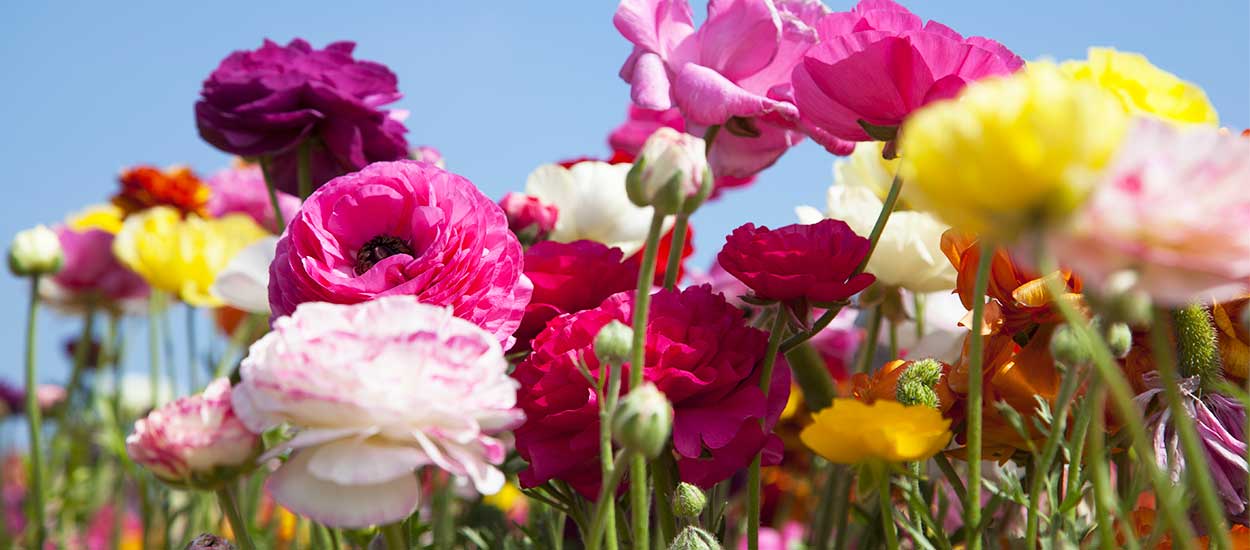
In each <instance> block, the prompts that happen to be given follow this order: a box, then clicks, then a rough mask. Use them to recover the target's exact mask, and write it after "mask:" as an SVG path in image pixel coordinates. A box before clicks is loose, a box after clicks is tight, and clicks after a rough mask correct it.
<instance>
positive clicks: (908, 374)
mask: <svg viewBox="0 0 1250 550" xmlns="http://www.w3.org/2000/svg"><path fill="white" fill-rule="evenodd" d="M941 379H942V365H941V364H940V363H938V362H937V361H934V360H933V359H924V360H922V361H916V362H915V363H912V364H911V365H910V366H908V367H907V370H905V371H903V374H901V375H899V377H898V385H897V386H895V389H894V399H895V400H896V401H898V402H899V403H902V404H904V405H908V406H910V405H927V406H929V407H933V408H935V409H936V408H938V407H939V406H941V400H940V399H938V395H937V392H936V391H934V389H933V387H934V386H936V385H937V383H938V382H939V381H940V380H941Z"/></svg>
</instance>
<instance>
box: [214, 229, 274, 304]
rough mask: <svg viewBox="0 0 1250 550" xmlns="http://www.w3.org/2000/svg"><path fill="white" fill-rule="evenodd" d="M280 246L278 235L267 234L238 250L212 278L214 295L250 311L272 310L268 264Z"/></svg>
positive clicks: (271, 261)
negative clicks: (270, 308)
mask: <svg viewBox="0 0 1250 550" xmlns="http://www.w3.org/2000/svg"><path fill="white" fill-rule="evenodd" d="M277 246H278V238H277V237H265V238H263V239H261V240H259V241H256V242H255V243H253V244H252V245H250V246H248V247H247V248H244V249H243V250H241V251H239V253H238V255H236V256H235V257H234V259H232V260H230V263H229V264H227V265H226V268H225V269H223V270H222V271H221V273H220V274H218V275H217V280H216V281H213V286H212V288H211V292H212V293H213V295H214V296H217V297H218V298H221V299H222V301H224V302H226V303H227V304H229V305H231V306H232V307H235V308H238V309H241V310H243V311H247V312H249V313H269V264H270V263H273V258H274V254H275V251H276V249H277Z"/></svg>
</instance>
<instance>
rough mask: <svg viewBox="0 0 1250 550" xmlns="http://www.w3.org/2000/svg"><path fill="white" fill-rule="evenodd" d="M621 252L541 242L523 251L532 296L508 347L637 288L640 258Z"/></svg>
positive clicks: (522, 346) (523, 345)
mask: <svg viewBox="0 0 1250 550" xmlns="http://www.w3.org/2000/svg"><path fill="white" fill-rule="evenodd" d="M624 256H625V255H624V254H623V253H622V252H621V249H619V248H608V247H607V246H605V245H603V244H600V243H597V242H594V241H573V242H571V243H558V242H555V241H545V242H541V243H538V244H535V245H534V246H532V247H530V249H529V250H527V251H525V275H526V276H527V277H529V279H530V281H531V282H532V283H534V295H533V297H531V298H530V303H529V305H528V306H526V307H525V317H524V318H523V319H522V320H521V328H518V329H517V331H516V340H517V342H516V345H515V346H514V347H513V348H512V350H513V351H521V350H528V349H529V345H530V340H532V339H533V338H534V337H535V336H537V335H538V333H539V332H542V330H543V329H544V328H546V326H547V322H548V321H550V320H552V319H554V318H556V317H557V316H559V315H562V314H565V313H576V312H578V311H582V310H586V309H591V308H594V307H598V306H599V304H601V303H603V301H604V300H605V299H607V297H608V296H611V295H613V294H616V293H617V292H621V291H624V290H629V289H632V288H635V287H636V286H637V284H638V262H637V261H627V260H625V258H624Z"/></svg>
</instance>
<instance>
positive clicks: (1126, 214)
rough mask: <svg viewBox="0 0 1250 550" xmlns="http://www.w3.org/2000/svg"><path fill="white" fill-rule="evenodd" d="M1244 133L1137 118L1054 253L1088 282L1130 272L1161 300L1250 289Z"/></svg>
mask: <svg viewBox="0 0 1250 550" xmlns="http://www.w3.org/2000/svg"><path fill="white" fill-rule="evenodd" d="M1248 189H1250V140H1247V139H1245V138H1242V137H1240V136H1236V135H1231V134H1225V133H1222V132H1220V131H1219V130H1217V129H1215V128H1213V127H1208V126H1187V127H1181V126H1176V125H1172V124H1168V123H1166V122H1162V121H1159V120H1152V119H1146V118H1141V119H1138V120H1137V121H1136V124H1135V125H1134V126H1133V127H1132V129H1131V130H1130V131H1129V134H1128V137H1127V138H1126V139H1125V142H1124V145H1123V146H1122V147H1121V148H1120V151H1119V153H1118V154H1117V156H1116V159H1115V161H1114V162H1113V164H1112V165H1111V167H1110V168H1109V169H1108V170H1107V172H1106V173H1105V174H1104V176H1103V179H1102V181H1101V183H1100V185H1098V186H1097V187H1096V188H1095V189H1094V192H1093V195H1092V196H1091V197H1090V199H1089V202H1088V203H1086V205H1085V207H1084V208H1083V209H1081V210H1079V211H1078V212H1077V214H1076V215H1075V216H1074V218H1073V220H1072V223H1071V225H1070V226H1069V227H1068V228H1066V229H1065V230H1063V231H1058V232H1052V233H1050V234H1049V237H1050V239H1051V241H1052V248H1053V249H1054V250H1055V253H1056V254H1057V255H1058V256H1059V259H1060V261H1061V262H1062V263H1063V264H1064V265H1066V266H1069V267H1071V268H1072V269H1073V270H1074V271H1076V272H1077V273H1079V274H1080V275H1081V276H1082V277H1084V278H1086V279H1087V280H1088V281H1090V282H1093V283H1094V284H1096V285H1102V284H1104V283H1105V282H1106V281H1107V279H1108V278H1109V277H1110V276H1111V275H1112V274H1113V273H1115V272H1117V271H1120V270H1132V271H1135V272H1137V275H1138V285H1137V288H1139V289H1141V290H1143V291H1145V292H1147V293H1149V294H1150V295H1151V296H1152V297H1154V299H1155V300H1156V301H1158V302H1160V303H1163V304H1167V305H1184V304H1188V303H1192V302H1209V301H1211V300H1215V301H1222V300H1227V299H1231V298H1235V297H1237V296H1239V295H1241V294H1244V293H1246V292H1250V231H1248V230H1247V228H1250V191H1248Z"/></svg>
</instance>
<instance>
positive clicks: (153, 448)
mask: <svg viewBox="0 0 1250 550" xmlns="http://www.w3.org/2000/svg"><path fill="white" fill-rule="evenodd" d="M230 393H231V392H230V381H229V380H227V379H225V378H218V379H217V380H214V381H213V382H212V383H211V384H209V385H208V387H207V388H205V389H204V393H201V394H198V395H192V396H188V397H183V398H181V399H179V400H177V401H174V402H172V403H169V404H167V405H164V406H162V407H161V408H159V409H156V410H154V411H152V412H151V413H150V414H148V416H147V418H144V419H142V420H140V421H138V422H135V431H134V433H132V434H130V436H129V437H127V438H126V453H127V454H128V455H130V459H131V460H133V461H135V463H137V464H139V465H140V466H143V467H144V468H147V469H148V471H150V472H152V474H153V475H155V476H156V477H158V478H160V479H162V480H164V481H166V482H169V483H174V484H179V485H184V484H186V485H192V486H198V484H201V483H203V484H207V485H211V484H213V483H216V482H220V481H223V480H224V479H225V478H228V477H233V476H232V475H229V473H228V472H237V469H238V468H239V467H242V466H245V465H247V463H249V462H251V460H252V459H253V458H254V457H255V456H256V454H257V453H259V452H260V436H258V435H256V434H254V433H252V432H251V431H249V430H248V429H247V427H245V426H244V425H243V422H241V421H240V420H239V417H238V416H236V415H235V412H234V408H233V407H232V406H231V404H230Z"/></svg>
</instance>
